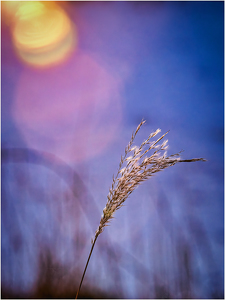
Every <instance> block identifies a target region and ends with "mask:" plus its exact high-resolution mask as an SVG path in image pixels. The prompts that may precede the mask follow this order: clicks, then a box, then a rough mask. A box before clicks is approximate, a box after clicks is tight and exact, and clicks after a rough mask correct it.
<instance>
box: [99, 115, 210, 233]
mask: <svg viewBox="0 0 225 300" xmlns="http://www.w3.org/2000/svg"><path fill="white" fill-rule="evenodd" d="M144 123H145V121H142V122H141V123H140V124H139V125H138V127H137V129H136V130H135V132H134V133H133V134H132V136H131V140H130V142H129V143H128V145H127V147H126V148H125V154H124V156H121V160H120V163H119V168H118V172H117V174H116V176H115V177H114V176H113V181H112V186H111V188H110V189H109V194H108V196H107V203H106V206H105V208H104V209H103V215H102V217H101V220H100V224H99V227H98V229H97V230H96V232H95V238H97V237H98V235H99V234H100V233H102V231H103V229H104V227H105V226H107V224H108V223H109V221H110V220H111V219H112V218H113V215H114V213H115V211H116V210H118V209H120V208H121V206H123V203H124V201H125V200H126V199H127V198H128V197H129V196H130V194H131V193H132V192H133V191H134V190H135V189H136V188H137V187H138V186H139V185H140V184H141V183H142V182H144V181H146V180H147V179H148V178H150V177H151V176H153V175H154V174H155V173H157V172H159V171H161V170H164V169H165V168H168V167H170V166H173V165H175V164H176V163H179V162H194V161H205V159H203V158H193V159H186V160H181V158H180V152H179V153H176V154H173V155H170V156H167V151H166V150H167V148H168V145H167V143H168V140H165V141H164V142H162V143H161V144H160V143H159V142H160V141H161V140H162V139H163V138H164V137H165V136H166V135H167V133H168V132H169V131H167V132H166V133H165V134H163V135H162V136H161V137H159V138H158V139H157V140H156V141H152V138H154V137H155V136H156V135H157V134H158V133H159V132H161V130H160V129H157V130H156V131H155V132H153V133H151V134H150V135H149V136H148V138H147V139H146V140H144V141H143V143H142V144H141V145H140V146H133V142H134V139H135V137H136V135H137V133H138V131H139V130H140V128H141V126H142V125H143V124H144ZM150 151H151V155H149V153H150Z"/></svg>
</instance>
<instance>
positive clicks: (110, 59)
mask: <svg viewBox="0 0 225 300" xmlns="http://www.w3.org/2000/svg"><path fill="white" fill-rule="evenodd" d="M61 5H62V6H63V8H64V9H65V10H66V11H67V13H68V15H69V16H70V18H71V20H72V21H73V22H74V24H75V25H76V28H77V34H78V46H77V49H76V50H75V51H74V52H73V53H72V55H71V57H70V58H68V61H67V62H66V63H65V65H64V66H63V67H62V66H61V65H59V66H56V67H53V68H49V69H46V70H36V69H35V68H32V67H29V66H27V65H25V64H24V63H23V62H22V61H20V59H19V58H18V57H17V56H16V55H15V52H14V49H13V45H12V39H11V34H10V31H9V29H8V27H7V26H6V25H5V24H2V44H1V45H2V69H1V72H2V73H1V74H2V91H1V93H2V94H1V98H2V101H1V118H2V122H1V126H2V127H1V133H2V140H1V141H2V186H1V192H2V200H1V284H2V297H3V298H4V297H13V298H14V297H23V298H26V297H28V298H29V297H35V298H51V297H52V298H57V297H59V298H69V297H71V298H72V297H75V294H76V291H77V288H78V285H79V280H80V278H81V275H82V271H83V268H84V266H85V263H86V259H87V257H88V254H89V251H90V247H91V242H90V241H91V238H93V236H94V232H95V230H96V229H97V226H98V224H99V220H100V217H101V213H102V209H103V208H104V206H105V204H106V201H107V198H106V197H107V194H108V189H109V187H110V186H111V182H112V175H113V174H115V173H116V172H117V168H118V165H119V160H120V156H121V154H123V153H124V148H125V146H126V145H127V143H128V142H129V140H130V136H131V133H132V131H134V130H135V129H136V127H137V125H138V124H139V123H140V121H141V120H142V119H145V120H146V125H144V126H143V127H142V129H141V130H140V132H139V134H138V137H137V142H136V143H140V142H142V140H144V139H145V138H147V136H148V135H149V133H150V132H152V131H154V130H156V129H157V128H161V129H162V133H164V132H166V131H167V130H170V132H169V133H168V135H167V137H168V139H169V146H170V147H169V150H168V153H169V154H173V153H177V152H179V151H180V150H184V152H182V153H181V156H182V158H186V159H190V158H197V157H204V158H206V159H207V162H195V163H182V164H178V165H176V166H174V167H171V168H169V169H166V170H165V171H163V172H160V173H157V174H156V176H154V177H153V178H151V179H150V180H148V181H147V182H145V183H143V185H142V186H140V187H139V188H138V189H137V190H136V191H134V193H133V194H132V195H131V196H130V198H129V199H128V200H127V201H126V203H125V207H123V208H121V209H120V210H119V211H117V212H116V214H115V219H114V220H113V221H112V222H111V225H110V226H109V227H107V228H106V229H105V230H104V232H103V233H102V234H101V235H100V236H99V239H98V241H97V243H96V246H95V249H94V252H93V255H92V258H91V260H90V264H89V266H88V269H87V273H86V276H85V279H84V282H83V286H82V289H81V293H80V296H81V297H82V296H83V297H89V298H90V297H96V298H100V297H102V298H155V299H157V298H221V299H222V298H223V289H224V286H223V284H224V278H223V275H224V255H223V252H224V231H223V227H224V202H223V196H224V185H223V184H224V176H223V175H224V172H223V171H224V170H223V166H224V160H223V153H224V152H223V151H224V89H223V87H224V73H223V71H224V48H223V47H224V4H223V2H216V1H207V2H204V1H201V2H169V1H168V2H64V3H63V4H62V3H61ZM83 65H84V67H82V66H83ZM70 66H72V67H70ZM89 67H90V68H91V71H89ZM71 70H72V71H71ZM82 70H84V74H83V73H82ZM93 70H100V71H99V73H98V74H102V75H99V76H97V77H96V78H95V76H94V71H93ZM102 70H103V71H102ZM73 72H74V73H73ZM101 72H102V73H101ZM75 73H76V75H74V74H75ZM54 74H56V75H54ZM82 74H83V75H82ZM89 74H91V75H90V77H88V76H89ZM54 76H55V77H54ZM73 76H77V77H76V78H75V77H73ZM41 78H47V79H48V80H49V81H46V80H45V79H44V80H43V81H41ZM55 78H56V79H57V80H58V81H54V80H55ZM74 78H75V79H74ZM79 78H81V79H80V82H79ZM85 78H88V80H90V82H88V80H87V81H86V79H85ZM110 78H111V81H110ZM28 79H29V80H30V81H28ZM32 80H33V81H32ZM92 80H93V82H94V83H95V84H94V86H96V84H97V85H98V90H96V89H95V88H93V87H92V85H91V82H92ZM104 80H105V81H104ZM26 82H27V84H26ZM34 82H35V83H34ZM58 82H63V83H62V85H60V86H59V84H58ZM68 82H69V83H70V84H68ZM35 84H36V85H35ZM78 85H79V86H78ZM81 85H82V89H81V90H80V92H79V94H77V93H78V92H77V90H79V88H80V86H81ZM46 86H47V87H48V86H49V89H46ZM54 89H57V91H61V93H58V94H59V96H58V97H59V98H57V99H58V100H57V101H64V100H63V99H64V96H65V97H67V99H73V101H75V102H76V97H77V95H78V96H79V97H81V99H82V105H83V106H82V105H80V106H79V105H78V106H77V107H76V111H75V109H74V104H71V103H72V102H70V100H65V102H64V103H63V106H65V107H68V110H65V112H64V111H63V113H64V114H63V120H64V119H67V114H68V119H67V123H66V125H65V126H64V123H63V122H62V120H61V119H60V117H59V121H57V120H58V119H53V117H54V113H55V114H56V115H57V116H58V115H59V116H60V113H61V111H59V106H57V105H58V104H57V105H56V104H55V103H56V102H57V101H56V99H53V98H51V96H52V95H55V94H54ZM92 89H93V90H92ZM103 89H104V91H103V92H102V90H103ZM84 91H85V92H84ZM87 91H90V93H89V94H88V95H89V96H88V97H89V98H87V96H86V92H87ZM99 91H100V92H99ZM98 92H99V93H100V95H102V94H101V92H102V93H103V97H102V98H101V99H100V102H99V103H100V104H99V103H97V102H95V104H94V106H93V107H92V106H91V107H92V108H91V109H90V112H89V110H88V107H90V105H91V104H90V103H91V102H90V101H92V100H91V99H92V97H93V98H96V99H97V97H98V94H97V93H98ZM95 93H96V94H95ZM104 93H105V94H104ZM84 94H85V97H86V98H82V97H83V95H84ZM26 95H28V96H29V97H30V98H29V97H28V96H27V97H28V98H29V99H28V98H27V99H28V100H27V102H26ZM95 95H97V96H95ZM104 95H106V97H108V98H107V99H108V100H107V101H106V102H105V104H104V99H103V98H104ZM41 96H42V97H46V99H48V100H45V101H43V102H41V101H42V100H41V99H42V98H41ZM21 99H22V100H21ZM30 99H33V101H36V104H37V107H40V105H41V107H42V108H45V105H46V107H47V108H46V111H47V113H46V114H47V115H46V116H45V119H44V117H43V116H42V115H41V114H40V111H39V112H38V113H36V114H35V111H34V110H33V108H32V105H34V106H35V105H36V104H35V103H34V104H32V105H31V106H25V104H24V103H28V102H29V101H30ZM43 99H45V98H43ZM23 101H25V102H23ZM47 101H49V102H48V103H47ZM85 101H86V102H85ZM95 101H97V100H95ZM20 103H22V104H21V105H20ZM46 103H47V104H46ZM57 103H58V102H57ZM73 103H74V102H73ZM85 103H86V104H85ZM70 105H71V106H70ZM85 105H86V106H85ZM104 105H105V106H104ZM63 106H62V107H63ZM24 109H25V110H26V114H25V113H24ZM87 112H88V113H89V115H85V114H86V113H87ZM91 112H92V115H91ZM22 113H24V115H22ZM28 115H30V116H31V118H30V119H29V122H31V123H32V116H33V115H34V116H35V118H36V119H35V120H36V121H37V123H38V121H39V118H40V122H39V123H38V125H36V123H35V124H34V125H32V126H34V127H32V129H30V127H29V126H30V124H31V123H29V122H28V121H27V120H28V119H23V117H24V116H25V117H26V118H27V116H28ZM43 115H44V113H43ZM90 116H91V117H90ZM79 118H80V119H79ZM24 120H25V121H24ZM43 120H44V121H43ZM80 120H82V121H80ZM27 122H28V123H27ZM42 122H43V123H42ZM57 122H59V123H57ZM80 122H81V123H80ZM32 124H33V123H32ZM41 124H43V128H42V131H38V130H40V127H39V126H41ZM57 124H59V128H61V129H62V133H61V132H60V129H58V127H57ZM61 124H62V125H61ZM96 124H97V125H96ZM28 125H29V126H28ZM35 126H36V127H35ZM63 126H64V127H63ZM88 126H90V128H94V129H93V131H91V129H89V127H88ZM27 128H28V129H27ZM110 128H113V129H112V132H111V131H110ZM36 129H38V130H37V131H36ZM67 129H68V131H66V130H67ZM70 129H71V132H70V134H68V136H67V132H69V130H70ZM29 130H31V135H29V134H30V132H29ZM85 130H87V131H85ZM88 130H90V132H91V134H90V136H89V135H86V132H89V131H88ZM27 132H28V133H29V134H28V135H26V134H27ZM43 132H44V133H45V136H44V135H42V133H43ZM73 132H74V136H73ZM99 132H102V135H101V136H100V133H99ZM30 136H32V139H31V138H30ZM43 136H44V137H43ZM64 138H65V139H64ZM95 142H96V144H95ZM80 144H81V145H82V147H83V148H82V149H81V152H80V153H81V154H80V156H76V151H78V150H77V149H78V148H77V147H78V145H80ZM39 145H40V147H39ZM52 145H54V147H53V146H52ZM62 145H63V147H64V146H65V145H66V146H67V148H66V147H64V148H62V149H63V150H62V151H61V150H60V151H59V149H61V148H60V147H62ZM101 145H103V146H102V147H101ZM68 149H69V150H68ZM68 153H69V154H68ZM84 153H85V155H83V154H84ZM67 154H68V155H67ZM67 157H68V158H67ZM73 157H74V159H73Z"/></svg>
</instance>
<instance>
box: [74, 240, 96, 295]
mask: <svg viewBox="0 0 225 300" xmlns="http://www.w3.org/2000/svg"><path fill="white" fill-rule="evenodd" d="M97 237H98V236H95V239H94V241H93V243H92V247H91V251H90V253H89V256H88V260H87V263H86V266H85V269H84V272H83V275H82V278H81V281H80V285H79V288H78V291H77V294H76V298H75V299H77V297H78V295H79V292H80V289H81V286H82V283H83V279H84V275H85V273H86V270H87V267H88V263H89V260H90V258H91V254H92V251H93V249H94V246H95V242H96V240H97Z"/></svg>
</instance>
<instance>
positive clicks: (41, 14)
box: [12, 1, 77, 67]
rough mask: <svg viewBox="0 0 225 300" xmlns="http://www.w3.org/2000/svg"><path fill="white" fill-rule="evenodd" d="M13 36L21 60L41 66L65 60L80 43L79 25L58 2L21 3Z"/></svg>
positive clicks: (16, 14) (16, 15)
mask: <svg viewBox="0 0 225 300" xmlns="http://www.w3.org/2000/svg"><path fill="white" fill-rule="evenodd" d="M12 36H13V44H14V46H15V49H16V52H17V53H18V55H19V57H20V58H21V59H22V60H23V61H25V62H26V63H28V64H31V65H33V66H37V67H45V66H50V65H53V64H57V63H59V62H61V61H63V60H64V59H65V58H66V57H67V56H68V55H69V54H70V53H71V52H72V50H73V49H74V48H75V47H76V44H77V32H76V27H75V25H74V24H73V23H72V22H71V20H70V19H69V17H68V16H67V14H66V13H65V11H64V10H63V9H62V8H60V7H59V6H58V5H57V4H56V3H55V2H40V1H25V2H20V5H19V6H18V8H17V11H16V13H15V21H14V26H13V29H12Z"/></svg>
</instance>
